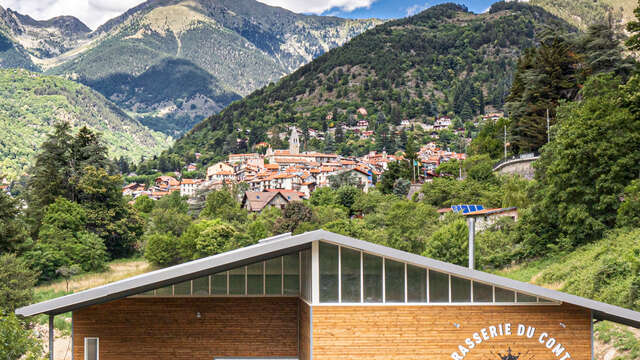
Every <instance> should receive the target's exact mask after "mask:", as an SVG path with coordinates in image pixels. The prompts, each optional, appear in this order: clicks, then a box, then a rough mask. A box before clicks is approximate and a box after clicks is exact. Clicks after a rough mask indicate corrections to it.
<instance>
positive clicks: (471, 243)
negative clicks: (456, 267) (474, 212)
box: [467, 216, 476, 270]
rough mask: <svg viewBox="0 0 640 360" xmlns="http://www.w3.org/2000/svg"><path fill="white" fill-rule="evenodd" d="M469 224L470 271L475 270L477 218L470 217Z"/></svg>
mask: <svg viewBox="0 0 640 360" xmlns="http://www.w3.org/2000/svg"><path fill="white" fill-rule="evenodd" d="M467 224H468V227H469V269H471V270H473V269H474V268H475V261H474V260H475V246H474V245H475V244H474V243H475V236H476V218H475V217H473V216H469V217H468V218H467Z"/></svg>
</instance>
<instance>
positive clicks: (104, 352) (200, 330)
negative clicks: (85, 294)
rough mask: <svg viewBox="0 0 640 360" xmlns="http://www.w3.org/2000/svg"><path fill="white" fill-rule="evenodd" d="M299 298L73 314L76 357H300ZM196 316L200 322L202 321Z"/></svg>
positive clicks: (133, 302) (155, 303)
mask: <svg viewBox="0 0 640 360" xmlns="http://www.w3.org/2000/svg"><path fill="white" fill-rule="evenodd" d="M298 301H299V300H298V299H297V298H295V297H279V298H268V297H260V298H213V297H211V298H128V299H122V300H117V301H112V302H108V303H104V304H100V305H94V306H90V307H87V308H85V309H82V310H78V311H74V312H73V335H74V336H73V355H74V359H76V360H82V359H84V338H85V337H97V338H99V339H100V360H125V359H126V360H130V359H139V360H140V359H154V360H162V359H167V360H169V359H185V360H186V359H189V360H191V359H203V360H205V359H206V360H213V359H214V358H217V357H230V356H239V357H264V356H272V357H297V355H298V308H299V304H298ZM198 313H199V314H200V318H198Z"/></svg>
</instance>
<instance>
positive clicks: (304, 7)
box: [258, 0, 376, 14]
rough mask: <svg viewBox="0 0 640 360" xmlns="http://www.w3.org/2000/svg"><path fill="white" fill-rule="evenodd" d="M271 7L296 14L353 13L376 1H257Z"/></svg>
mask: <svg viewBox="0 0 640 360" xmlns="http://www.w3.org/2000/svg"><path fill="white" fill-rule="evenodd" d="M258 1H260V2H262V3H265V4H267V5H271V6H279V7H282V8H285V9H287V10H291V11H293V12H297V13H311V14H321V13H323V12H325V11H327V10H329V9H336V8H337V9H340V10H343V11H347V12H349V11H353V10H355V9H359V8H369V7H370V6H371V4H373V3H374V2H375V1H376V0H258Z"/></svg>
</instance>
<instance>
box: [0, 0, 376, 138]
mask: <svg viewBox="0 0 640 360" xmlns="http://www.w3.org/2000/svg"><path fill="white" fill-rule="evenodd" d="M379 23H381V21H380V20H376V19H366V20H348V19H341V18H336V17H322V16H307V15H300V14H296V13H293V12H290V11H288V10H285V9H282V8H277V7H271V6H268V5H265V4H262V3H259V2H257V1H255V0H149V1H147V2H145V3H142V4H140V5H138V6H136V7H135V8H132V9H130V10H128V11H127V12H125V13H124V14H122V15H121V16H119V17H116V18H114V19H112V20H110V21H108V22H107V23H105V24H104V25H102V26H100V27H99V28H98V29H96V30H95V31H93V32H91V31H90V30H89V29H88V28H87V27H86V26H85V25H84V24H82V22H80V21H79V20H78V19H75V18H73V17H59V18H54V19H51V20H48V21H36V20H34V19H32V18H30V17H29V16H25V15H21V14H18V13H16V12H14V11H12V10H10V9H9V10H4V9H3V10H2V11H1V12H0V33H4V34H5V35H6V37H7V43H8V44H10V45H11V49H13V50H14V51H13V52H12V56H13V57H14V58H19V59H20V61H21V62H23V63H25V64H26V63H31V62H33V63H31V64H29V66H21V67H27V68H30V69H33V68H36V67H39V68H40V69H41V70H43V71H46V72H47V73H49V74H54V75H61V76H65V77H67V78H70V79H73V80H77V81H79V82H81V83H83V84H85V85H88V86H90V87H93V88H94V89H96V90H98V91H99V92H101V93H102V94H103V95H105V96H106V97H107V98H109V99H110V100H112V101H114V102H115V103H116V104H118V105H119V106H121V107H123V108H124V109H126V110H128V111H131V112H132V113H133V114H134V116H136V117H139V118H140V119H141V120H142V121H143V122H144V123H145V124H146V125H148V126H150V127H151V128H153V129H156V130H159V131H163V132H165V133H167V134H171V135H178V134H180V133H182V132H184V131H186V130H188V129H190V128H191V127H192V126H193V125H194V124H195V123H196V122H198V121H200V120H201V119H203V118H204V117H206V116H208V115H211V114H212V113H215V112H217V111H220V110H221V109H222V108H223V107H225V106H227V105H228V104H229V103H231V102H232V101H234V100H238V99H240V98H241V97H242V96H245V95H247V94H249V93H251V92H252V91H254V90H256V89H258V88H261V87H263V86H265V85H267V84H269V83H270V82H275V81H277V80H278V79H280V78H281V77H282V76H284V75H286V74H289V73H291V72H292V71H294V70H296V69H297V68H298V67H300V66H302V65H304V64H306V63H308V62H310V61H311V60H313V59H314V58H316V57H318V56H319V55H321V54H323V53H325V52H327V51H328V50H330V49H332V48H334V47H337V46H340V45H342V44H344V43H345V42H346V41H348V40H349V39H351V38H352V37H354V36H356V35H358V34H360V33H362V32H364V31H366V30H367V29H370V28H372V27H374V26H376V25H377V24H379ZM0 35H1V34H0ZM0 40H1V39H0ZM14 53H17V54H14ZM18 55H21V56H18ZM1 61H2V54H0V66H2V67H10V65H14V64H16V63H17V62H18V61H17V60H16V61H13V62H11V63H9V62H7V65H6V66H3V64H2V62H1ZM34 63H35V65H34ZM18 65H20V64H18ZM173 65H177V67H174V66H173ZM169 80H170V81H171V82H170V83H169V82H167V81H169Z"/></svg>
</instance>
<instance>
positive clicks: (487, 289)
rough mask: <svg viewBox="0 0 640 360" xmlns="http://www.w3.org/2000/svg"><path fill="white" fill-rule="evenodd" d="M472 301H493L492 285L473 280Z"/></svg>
mask: <svg viewBox="0 0 640 360" xmlns="http://www.w3.org/2000/svg"><path fill="white" fill-rule="evenodd" d="M473 302H480V303H490V302H493V286H491V285H487V284H483V283H479V282H475V281H474V282H473Z"/></svg>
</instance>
